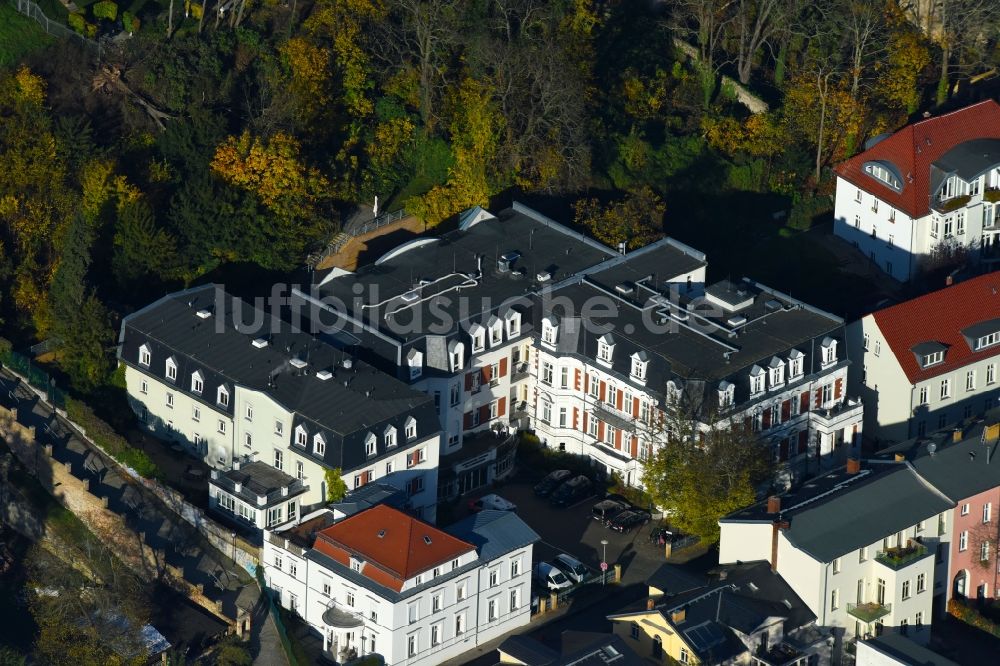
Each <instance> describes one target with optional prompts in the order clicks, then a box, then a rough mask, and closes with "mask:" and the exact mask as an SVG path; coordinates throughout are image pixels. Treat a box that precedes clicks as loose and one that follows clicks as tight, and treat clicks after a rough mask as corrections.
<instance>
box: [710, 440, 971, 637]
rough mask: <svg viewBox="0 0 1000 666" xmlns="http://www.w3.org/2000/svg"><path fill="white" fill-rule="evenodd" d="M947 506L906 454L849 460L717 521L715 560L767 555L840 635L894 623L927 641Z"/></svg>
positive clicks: (946, 533) (939, 580) (942, 575)
mask: <svg viewBox="0 0 1000 666" xmlns="http://www.w3.org/2000/svg"><path fill="white" fill-rule="evenodd" d="M953 507H954V502H953V501H952V500H950V499H949V498H948V497H947V496H946V495H945V494H944V493H942V492H941V491H939V490H937V489H935V488H934V487H933V486H931V485H930V484H929V483H927V482H926V481H925V480H924V479H922V478H921V477H920V475H919V474H917V473H916V472H915V471H914V470H913V469H912V467H910V466H908V465H907V464H906V463H905V461H903V462H894V461H892V460H888V461H882V462H879V463H872V464H871V465H870V466H869V467H867V468H864V469H862V468H861V465H860V463H859V462H858V461H857V460H851V461H849V462H848V466H847V467H846V468H842V469H840V470H837V471H835V472H831V473H829V474H826V475H824V476H821V477H817V478H815V479H812V480H810V481H809V482H808V483H806V484H805V485H803V486H801V487H799V488H797V489H795V490H792V491H790V492H788V493H786V494H784V495H782V496H775V497H771V498H769V499H768V500H767V501H766V502H763V503H760V504H756V505H754V506H751V507H749V508H747V509H744V510H741V511H737V512H736V513H734V514H731V515H729V516H727V517H725V518H723V519H722V520H721V521H719V524H720V527H721V528H722V534H721V542H720V552H719V561H720V563H723V564H726V563H734V562H738V561H749V560H758V559H763V560H768V561H770V562H771V566H772V568H773V569H774V570H775V571H776V572H778V573H779V574H781V576H782V578H784V580H785V581H786V582H787V583H788V585H789V586H791V588H792V589H793V590H795V592H796V593H797V594H798V595H799V597H801V598H802V600H803V602H805V604H806V605H807V606H808V607H809V608H810V610H812V612H813V613H815V614H816V618H817V619H816V624H817V625H818V626H820V627H828V628H832V629H835V630H836V631H837V633H838V635H839V636H840V637H841V638H845V639H853V638H855V637H865V636H868V635H879V634H881V633H882V632H883V631H884V630H885V629H886V628H891V629H892V630H893V631H897V632H900V633H908V634H910V635H911V637H912V638H913V639H914V640H916V641H919V642H924V643H926V641H927V640H928V638H929V636H930V632H929V631H928V630H929V628H930V624H931V617H932V612H934V611H935V606H937V609H938V610H943V606H944V601H945V585H946V578H947V564H945V563H944V561H945V560H947V557H948V542H949V540H950V538H951V521H952V515H951V514H952V509H953ZM939 559H940V560H941V563H938V560H939ZM939 564H940V566H938V565H939Z"/></svg>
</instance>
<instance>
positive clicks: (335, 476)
mask: <svg viewBox="0 0 1000 666" xmlns="http://www.w3.org/2000/svg"><path fill="white" fill-rule="evenodd" d="M323 479H324V481H326V501H327V502H339V501H340V500H342V499H344V495H346V494H347V483H346V482H345V481H344V478H343V476H342V474H341V471H340V468H339V467H335V468H333V469H327V470H326V472H324V475H323Z"/></svg>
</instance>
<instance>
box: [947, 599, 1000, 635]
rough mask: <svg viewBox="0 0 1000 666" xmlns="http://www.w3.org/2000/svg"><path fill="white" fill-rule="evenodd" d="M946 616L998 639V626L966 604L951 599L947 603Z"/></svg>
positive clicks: (999, 633)
mask: <svg viewBox="0 0 1000 666" xmlns="http://www.w3.org/2000/svg"><path fill="white" fill-rule="evenodd" d="M948 614H949V615H951V616H952V617H954V618H956V619H958V620H961V621H962V622H964V623H966V624H967V625H969V626H972V627H975V628H976V629H980V630H982V631H985V632H986V633H988V634H992V635H993V636H996V637H997V638H1000V625H998V624H997V623H996V622H994V621H993V620H990V619H989V618H987V617H985V616H984V615H983V614H982V613H980V612H979V611H978V610H976V609H975V608H973V607H972V606H971V605H969V604H968V603H966V602H963V601H959V600H958V599H956V598H952V599H951V600H949V601H948Z"/></svg>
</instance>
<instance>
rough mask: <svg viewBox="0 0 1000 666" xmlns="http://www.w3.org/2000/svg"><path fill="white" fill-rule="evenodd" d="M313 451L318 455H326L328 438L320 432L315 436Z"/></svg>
mask: <svg viewBox="0 0 1000 666" xmlns="http://www.w3.org/2000/svg"><path fill="white" fill-rule="evenodd" d="M313 453H314V454H316V455H317V456H322V455H326V439H324V438H323V435H321V434H319V433H316V436H315V437H313Z"/></svg>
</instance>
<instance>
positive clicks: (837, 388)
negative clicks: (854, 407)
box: [833, 377, 844, 400]
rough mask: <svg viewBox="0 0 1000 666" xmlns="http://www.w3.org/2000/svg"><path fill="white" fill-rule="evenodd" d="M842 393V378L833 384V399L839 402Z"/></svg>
mask: <svg viewBox="0 0 1000 666" xmlns="http://www.w3.org/2000/svg"><path fill="white" fill-rule="evenodd" d="M843 391H844V380H843V378H839V377H838V378H837V381H835V382H834V383H833V399H834V400H840V395H841V393H843Z"/></svg>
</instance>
